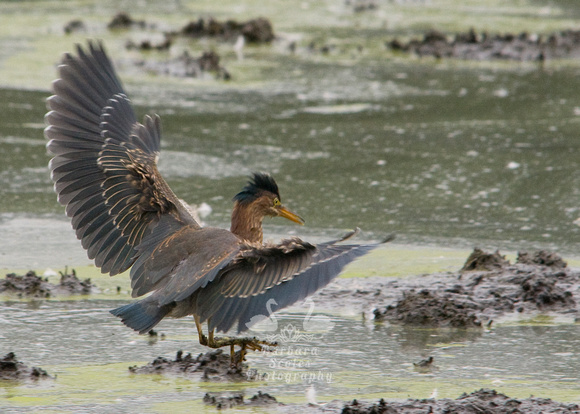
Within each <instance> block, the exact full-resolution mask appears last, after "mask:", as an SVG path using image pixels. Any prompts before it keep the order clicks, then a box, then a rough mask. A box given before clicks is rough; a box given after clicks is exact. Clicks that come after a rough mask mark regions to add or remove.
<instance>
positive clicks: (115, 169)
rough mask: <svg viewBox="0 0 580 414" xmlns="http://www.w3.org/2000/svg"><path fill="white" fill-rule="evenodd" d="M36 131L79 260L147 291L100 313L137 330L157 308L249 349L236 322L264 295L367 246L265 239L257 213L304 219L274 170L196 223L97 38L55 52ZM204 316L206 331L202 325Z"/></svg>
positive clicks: (295, 290)
mask: <svg viewBox="0 0 580 414" xmlns="http://www.w3.org/2000/svg"><path fill="white" fill-rule="evenodd" d="M58 71H59V76H60V77H59V79H57V80H56V81H54V83H53V91H54V95H53V96H51V97H50V98H49V99H48V106H49V109H50V112H49V113H48V114H47V115H46V121H47V124H48V126H47V127H46V129H45V135H46V137H47V138H48V139H49V140H50V141H49V142H48V144H47V148H48V150H49V151H50V152H51V153H52V154H54V158H52V160H51V161H50V164H49V166H50V169H51V172H52V179H53V180H54V182H55V184H54V187H55V190H56V192H57V194H58V201H59V202H60V203H61V204H63V205H64V206H66V214H67V215H68V216H69V217H70V218H71V220H72V225H73V228H74V229H75V231H76V235H77V237H78V238H79V239H80V240H81V243H82V246H83V247H84V248H85V249H86V250H87V252H88V256H89V258H90V259H94V261H95V264H96V266H98V267H100V268H101V271H102V272H103V273H109V274H110V275H111V276H113V275H116V274H118V273H121V272H124V271H125V270H127V269H129V268H131V273H130V275H131V287H132V296H133V297H139V296H142V295H145V294H147V293H151V295H149V296H147V297H145V298H144V299H141V300H139V301H136V302H133V303H130V304H128V305H125V306H122V307H120V308H117V309H114V310H112V311H111V313H112V314H113V315H115V316H118V317H119V318H121V320H122V322H123V323H124V324H125V325H127V326H128V327H130V328H133V329H134V330H136V331H139V332H140V333H146V332H148V331H150V330H151V329H152V328H153V327H154V326H155V325H157V324H158V323H159V322H160V321H161V320H162V319H163V318H165V317H173V318H180V317H184V316H187V315H193V317H194V319H195V324H196V327H197V330H198V335H199V341H200V343H201V344H202V345H207V346H209V347H212V348H218V347H222V346H228V345H229V346H230V347H231V352H232V354H233V349H234V345H239V346H240V347H241V348H242V358H243V353H244V352H245V350H246V349H251V350H260V349H263V348H264V346H267V345H272V344H268V343H267V342H264V341H260V340H258V339H256V338H235V337H234V338H229V337H222V338H218V337H214V332H215V331H221V332H227V331H229V330H230V329H231V328H233V327H235V329H236V330H237V333H238V334H239V333H241V332H243V331H245V330H246V329H247V328H248V327H249V325H251V323H250V321H251V319H252V317H253V316H255V315H259V314H263V313H264V310H265V309H266V304H267V302H268V300H272V299H273V300H275V302H276V303H277V310H279V309H282V308H284V307H287V306H290V305H292V304H293V303H296V302H297V301H299V300H302V299H304V298H306V297H307V296H309V295H311V294H312V293H314V292H315V291H316V290H318V289H320V288H321V287H323V286H325V285H327V284H328V283H329V282H330V281H331V280H332V279H334V278H335V277H336V276H337V275H338V274H339V273H340V272H341V271H342V269H343V268H344V266H345V265H347V264H348V263H349V262H351V261H353V260H354V259H355V258H357V257H359V256H362V255H364V254H366V253H368V252H369V251H371V250H372V249H374V248H375V247H377V245H376V244H366V245H358V244H339V242H341V241H344V240H345V239H347V238H348V237H350V236H352V235H353V234H354V233H355V232H352V233H350V234H349V235H347V236H345V237H344V238H342V239H340V240H334V241H329V242H325V243H321V244H318V245H313V244H310V243H308V242H305V241H302V240H300V239H298V238H291V239H287V240H283V241H281V242H280V243H279V244H270V243H268V244H264V243H263V240H262V239H263V233H262V220H263V218H264V217H284V218H287V219H289V220H291V221H293V222H295V223H298V224H303V223H304V221H303V220H302V218H300V217H299V216H298V215H296V214H294V213H292V212H291V211H289V210H288V209H286V208H285V207H284V206H283V205H282V204H281V198H280V193H279V191H278V186H277V184H276V182H275V181H274V179H273V178H272V177H271V176H270V175H268V174H265V173H254V174H253V175H252V177H251V179H250V181H249V182H248V184H247V185H246V186H245V187H244V188H243V189H242V191H241V192H239V193H238V194H237V195H236V196H235V197H234V207H233V212H232V219H231V228H230V230H225V229H221V228H215V227H201V226H200V224H199V223H198V222H197V221H196V220H195V218H194V215H193V214H192V212H191V210H190V208H189V207H188V206H187V204H185V203H184V202H183V201H182V200H180V199H179V198H177V196H176V195H175V194H174V193H173V191H172V190H171V189H170V188H169V186H168V185H167V183H166V182H165V180H164V179H163V177H162V176H161V174H160V173H159V171H158V169H157V158H158V155H159V151H160V139H161V129H160V121H159V117H158V116H152V117H151V116H145V118H144V121H143V123H140V122H138V121H137V118H136V115H135V112H134V110H133V108H132V106H131V103H130V101H129V99H128V98H127V95H126V94H125V91H124V89H123V86H122V85H121V82H120V81H119V79H118V77H117V74H116V73H115V70H114V68H113V65H112V63H111V61H110V59H109V58H108V56H107V54H106V52H105V50H104V49H103V46H102V44H101V43H93V42H89V45H88V48H87V50H84V49H83V48H82V47H80V46H78V47H77V54H76V55H71V54H65V55H64V57H63V59H62V64H61V65H60V66H59V69H58ZM202 323H207V327H208V335H207V336H206V335H204V334H203V332H202Z"/></svg>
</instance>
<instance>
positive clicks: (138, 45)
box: [125, 35, 173, 52]
mask: <svg viewBox="0 0 580 414" xmlns="http://www.w3.org/2000/svg"><path fill="white" fill-rule="evenodd" d="M172 44H173V38H172V37H171V36H168V35H163V37H162V38H161V39H154V38H151V39H143V40H140V41H133V40H127V43H125V47H126V48H127V49H129V50H131V49H135V50H140V51H142V52H147V51H150V50H157V51H162V50H169V49H170V48H171V45H172Z"/></svg>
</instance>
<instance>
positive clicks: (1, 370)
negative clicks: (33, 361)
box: [0, 352, 54, 381]
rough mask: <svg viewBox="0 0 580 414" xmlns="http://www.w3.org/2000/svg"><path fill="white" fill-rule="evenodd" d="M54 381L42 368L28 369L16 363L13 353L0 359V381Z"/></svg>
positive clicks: (26, 366) (18, 362) (20, 363)
mask: <svg viewBox="0 0 580 414" xmlns="http://www.w3.org/2000/svg"><path fill="white" fill-rule="evenodd" d="M48 378H50V379H54V377H51V376H50V375H48V373H47V372H46V371H45V370H43V369H42V368H37V367H29V366H28V365H26V364H24V363H23V362H20V361H18V359H17V358H16V355H15V354H14V352H9V353H8V354H6V355H5V356H4V357H3V358H2V359H0V380H6V381H26V380H33V381H36V380H39V379H48Z"/></svg>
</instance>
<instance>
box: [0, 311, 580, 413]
mask: <svg viewBox="0 0 580 414" xmlns="http://www.w3.org/2000/svg"><path fill="white" fill-rule="evenodd" d="M122 303H124V302H120V301H103V300H82V301H74V302H62V301H55V302H50V301H49V302H38V303H35V304H31V303H25V302H12V303H7V304H5V305H4V306H3V312H2V327H3V330H2V334H1V335H0V340H2V342H3V346H6V348H7V349H18V353H17V357H18V358H19V359H20V360H24V361H27V363H30V364H34V365H42V366H43V367H44V368H45V369H47V370H48V371H49V373H50V374H52V375H55V374H56V375H57V379H56V380H55V381H50V380H47V381H44V382H43V383H42V384H41V385H40V386H39V387H40V390H39V389H38V387H31V386H28V387H27V386H19V387H10V386H4V387H0V398H1V401H3V403H2V404H3V405H5V406H6V407H8V408H10V409H14V410H17V411H19V410H22V411H26V409H27V407H28V408H30V406H31V405H36V404H37V405H39V406H47V407H52V408H57V409H58V410H62V411H67V410H73V411H76V412H78V410H81V411H83V412H85V411H86V412H99V410H101V411H100V412H103V411H102V410H114V411H116V412H117V410H119V409H120V410H124V408H123V405H124V404H126V403H127V401H132V400H133V399H135V398H137V399H138V406H136V407H132V408H131V410H130V411H134V410H135V409H137V408H138V409H139V410H145V411H148V410H150V409H151V408H153V407H154V406H155V404H156V403H157V402H159V398H160V396H161V395H163V397H162V398H163V401H166V402H184V401H190V402H193V403H195V402H196V401H199V400H200V399H201V397H203V395H204V394H205V393H206V392H208V391H212V390H213V391H215V390H240V389H243V390H245V393H246V396H247V397H248V398H249V397H250V396H252V395H254V394H255V393H256V392H257V391H258V390H262V391H264V390H266V391H267V392H268V393H270V394H272V395H275V396H276V398H277V399H278V400H279V401H281V402H285V403H293V402H301V403H304V402H305V398H306V397H305V392H306V390H307V389H308V388H310V387H311V386H312V387H314V388H315V390H316V392H317V398H318V402H328V401H330V400H332V399H349V398H353V397H356V396H361V395H364V396H366V398H379V397H384V398H406V397H407V396H413V397H416V398H427V397H429V396H430V395H431V394H432V393H433V392H436V394H437V395H438V396H439V397H440V398H455V397H456V396H457V395H459V394H460V393H461V392H462V391H463V390H465V389H466V387H468V388H469V389H478V388H481V387H488V388H492V387H493V388H495V389H497V390H498V391H501V392H505V393H506V394H508V395H510V396H512V397H519V398H525V397H527V396H529V394H531V393H533V394H534V395H536V396H547V395H549V396H552V397H553V398H555V399H564V400H570V399H571V396H573V395H575V394H576V393H577V383H578V381H579V380H580V377H579V370H578V367H579V366H580V359H579V355H578V353H577V352H576V349H575V346H574V343H575V342H577V341H578V340H580V332H578V329H577V328H576V327H575V326H573V325H565V324H564V325H561V324H550V323H546V322H545V321H542V320H541V319H539V320H536V321H535V323H531V324H529V325H516V326H514V325H508V324H506V325H504V326H499V327H497V328H493V329H491V330H486V331H469V330H468V331H457V330H445V329H440V330H436V329H432V330H417V329H407V328H400V327H393V326H388V325H377V324H374V323H372V322H367V323H365V322H363V321H361V320H360V318H358V317H357V318H345V317H341V316H336V315H335V316H332V315H329V316H326V318H327V319H326V321H325V323H323V325H322V327H323V329H322V330H319V331H314V332H313V331H308V330H306V331H305V329H308V327H307V326H306V328H305V325H304V323H305V320H306V318H307V316H305V315H304V313H300V312H304V311H305V310H306V308H307V307H306V306H303V307H297V308H295V309H294V312H281V313H280V314H278V315H277V319H276V323H277V324H278V329H277V330H276V331H274V332H261V337H264V338H268V337H270V338H273V339H278V340H282V341H283V342H282V344H281V346H280V349H278V350H277V351H276V352H274V353H264V354H251V355H250V356H249V358H248V359H249V365H250V367H252V368H256V369H257V370H258V371H259V372H260V373H262V374H265V375H264V379H263V380H262V381H257V382H249V383H241V384H234V383H232V384H227V383H226V384H223V383H220V384H217V383H207V382H203V381H199V379H196V378H186V377H180V376H165V377H161V376H155V375H134V374H130V373H129V372H128V369H127V368H128V367H129V366H130V365H134V364H137V365H143V364H145V363H146V362H150V361H151V360H153V359H154V358H156V357H157V356H160V355H162V356H165V357H168V358H174V356H175V352H176V350H178V349H184V350H186V352H192V353H193V354H194V355H195V354H196V353H198V352H202V351H204V349H203V347H201V346H200V345H197V344H195V339H196V334H195V328H194V324H193V321H191V320H180V321H173V320H171V321H164V322H163V323H162V325H161V326H160V328H159V332H160V333H163V334H165V335H166V338H165V339H163V340H161V339H158V340H151V339H149V338H148V337H144V336H138V335H136V334H134V333H132V332H130V331H129V330H128V329H126V328H125V327H124V326H122V325H120V324H119V323H118V322H117V320H115V319H114V318H112V317H110V316H109V315H108V313H107V310H108V309H110V308H111V307H114V306H117V305H120V304H122ZM319 315H323V314H319ZM319 327H320V325H319ZM30 338H34V339H33V340H30ZM532 338H533V339H532ZM427 356H433V357H434V360H435V362H434V367H433V369H432V370H429V371H418V370H416V369H415V368H414V367H413V362H419V361H420V360H421V359H423V358H425V357H427ZM103 376H106V381H103V378H102V377H103ZM74 383H76V384H77V385H75V386H73V384H74ZM81 383H82V386H80V389H79V385H78V384H81ZM94 387H95V388H94ZM81 392H83V394H79V393H81ZM84 392H86V393H88V394H84ZM55 400H59V402H58V403H56V402H55ZM94 404H97V406H94ZM154 411H155V410H154Z"/></svg>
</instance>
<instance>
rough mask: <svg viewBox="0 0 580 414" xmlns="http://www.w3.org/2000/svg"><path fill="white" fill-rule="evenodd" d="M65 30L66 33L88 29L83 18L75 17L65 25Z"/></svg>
mask: <svg viewBox="0 0 580 414" xmlns="http://www.w3.org/2000/svg"><path fill="white" fill-rule="evenodd" d="M63 30H64V32H65V33H66V34H71V33H81V32H86V31H87V26H86V25H85V22H83V21H82V20H81V19H73V20H71V21H70V22H68V23H67V24H65V25H64V27H63Z"/></svg>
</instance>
